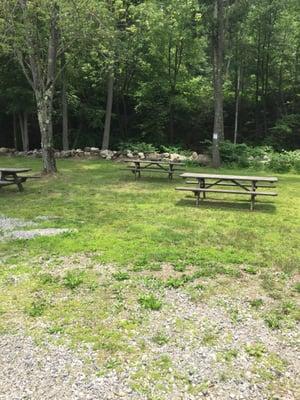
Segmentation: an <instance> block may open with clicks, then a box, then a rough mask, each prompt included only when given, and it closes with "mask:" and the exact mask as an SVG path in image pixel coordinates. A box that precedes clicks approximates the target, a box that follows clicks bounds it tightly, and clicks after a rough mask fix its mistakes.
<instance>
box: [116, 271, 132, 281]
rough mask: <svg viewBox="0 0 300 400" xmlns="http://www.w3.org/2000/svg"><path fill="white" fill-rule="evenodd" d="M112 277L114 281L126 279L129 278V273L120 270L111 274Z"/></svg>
mask: <svg viewBox="0 0 300 400" xmlns="http://www.w3.org/2000/svg"><path fill="white" fill-rule="evenodd" d="M113 277H114V278H115V280H116V281H126V280H127V279H129V274H127V272H121V271H120V272H116V273H115V274H113Z"/></svg>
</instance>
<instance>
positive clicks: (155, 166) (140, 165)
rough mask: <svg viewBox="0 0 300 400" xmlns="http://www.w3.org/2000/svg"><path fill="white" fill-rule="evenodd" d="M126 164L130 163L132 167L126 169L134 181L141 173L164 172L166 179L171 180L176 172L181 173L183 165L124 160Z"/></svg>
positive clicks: (171, 162)
mask: <svg viewBox="0 0 300 400" xmlns="http://www.w3.org/2000/svg"><path fill="white" fill-rule="evenodd" d="M124 161H125V162H127V163H132V164H133V165H132V166H129V167H127V168H126V169H127V170H130V171H131V172H132V173H133V174H134V177H135V179H136V178H137V177H138V178H140V177H141V172H142V171H143V172H147V171H151V172H164V173H166V174H168V178H169V179H172V178H173V174H174V173H175V172H176V171H182V168H180V167H182V166H184V164H183V163H182V162H178V161H158V160H131V159H130V160H124Z"/></svg>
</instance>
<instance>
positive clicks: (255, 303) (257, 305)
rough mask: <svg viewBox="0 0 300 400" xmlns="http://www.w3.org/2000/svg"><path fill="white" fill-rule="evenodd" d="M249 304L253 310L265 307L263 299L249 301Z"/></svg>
mask: <svg viewBox="0 0 300 400" xmlns="http://www.w3.org/2000/svg"><path fill="white" fill-rule="evenodd" d="M249 304H250V306H251V307H253V308H260V307H262V306H263V304H264V301H263V299H253V300H249Z"/></svg>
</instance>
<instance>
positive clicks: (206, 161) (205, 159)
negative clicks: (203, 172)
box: [197, 154, 211, 166]
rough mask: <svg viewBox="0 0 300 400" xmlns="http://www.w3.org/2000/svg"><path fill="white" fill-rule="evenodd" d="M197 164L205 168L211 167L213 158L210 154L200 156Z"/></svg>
mask: <svg viewBox="0 0 300 400" xmlns="http://www.w3.org/2000/svg"><path fill="white" fill-rule="evenodd" d="M197 162H198V163H199V164H200V165H203V166H208V165H211V157H210V156H209V155H208V154H198V158H197Z"/></svg>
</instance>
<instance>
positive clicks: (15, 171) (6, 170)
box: [0, 167, 31, 174]
mask: <svg viewBox="0 0 300 400" xmlns="http://www.w3.org/2000/svg"><path fill="white" fill-rule="evenodd" d="M28 171H31V168H1V167H0V172H4V173H7V174H10V173H11V174H19V173H22V172H28Z"/></svg>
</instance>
